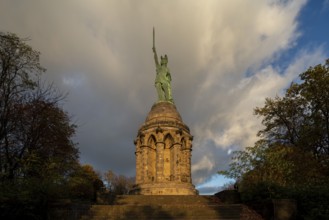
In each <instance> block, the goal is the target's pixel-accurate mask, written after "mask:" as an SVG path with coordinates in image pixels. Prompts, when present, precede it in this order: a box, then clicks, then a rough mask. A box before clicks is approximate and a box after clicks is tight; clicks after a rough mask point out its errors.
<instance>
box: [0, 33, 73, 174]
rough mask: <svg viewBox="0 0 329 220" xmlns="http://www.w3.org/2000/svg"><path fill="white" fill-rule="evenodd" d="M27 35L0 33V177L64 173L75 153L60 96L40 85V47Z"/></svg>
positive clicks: (42, 70) (47, 87)
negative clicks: (34, 46) (34, 45)
mask: <svg viewBox="0 0 329 220" xmlns="http://www.w3.org/2000/svg"><path fill="white" fill-rule="evenodd" d="M26 41H27V39H21V38H19V37H17V36H16V35H15V34H4V33H0V71H1V72H0V74H1V76H0V180H14V179H17V178H21V177H27V176H31V177H32V176H34V177H37V176H39V177H40V176H41V175H44V174H45V173H46V171H45V170H46V169H48V171H47V172H48V173H49V169H51V170H52V171H51V172H50V173H52V174H54V173H55V172H53V171H55V169H57V173H58V174H59V173H61V174H63V172H65V171H66V169H63V168H64V166H65V165H67V164H69V163H71V162H75V161H76V160H77V159H78V150H77V148H76V146H75V144H74V143H73V142H72V141H71V138H72V136H73V135H74V133H75V125H74V124H71V123H70V119H69V117H68V115H67V113H66V112H64V111H63V110H62V109H61V108H60V107H59V105H58V103H59V102H60V101H61V100H62V99H63V96H62V95H61V94H59V93H58V92H56V91H55V90H54V89H53V87H52V85H50V86H45V87H44V86H42V85H41V83H40V79H39V75H40V74H41V73H43V72H44V71H45V69H44V68H43V67H42V66H41V65H40V63H39V56H40V53H39V52H37V51H35V50H33V49H32V48H31V47H30V46H29V45H27V44H26ZM66 168H67V167H66ZM40 171H45V172H40Z"/></svg>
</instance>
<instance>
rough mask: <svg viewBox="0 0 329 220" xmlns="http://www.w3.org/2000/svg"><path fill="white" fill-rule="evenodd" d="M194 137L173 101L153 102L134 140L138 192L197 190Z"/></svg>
mask: <svg viewBox="0 0 329 220" xmlns="http://www.w3.org/2000/svg"><path fill="white" fill-rule="evenodd" d="M192 139H193V137H192V136H191V134H190V130H189V128H188V127H187V126H186V125H185V124H184V123H183V121H182V118H181V116H180V114H179V113H178V111H177V109H176V106H175V105H174V104H172V103H170V102H158V103H156V104H154V105H153V106H152V109H151V111H150V112H149V114H148V116H147V118H146V120H145V123H144V124H143V125H142V126H141V128H140V129H139V130H138V135H137V138H136V140H135V145H136V185H137V188H136V190H135V192H138V193H139V194H142V195H195V194H197V191H196V190H195V187H194V185H193V184H192V178H191V151H192Z"/></svg>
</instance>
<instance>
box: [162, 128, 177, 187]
mask: <svg viewBox="0 0 329 220" xmlns="http://www.w3.org/2000/svg"><path fill="white" fill-rule="evenodd" d="M173 143H174V139H173V138H172V136H171V135H170V134H169V133H168V134H167V135H166V136H165V138H164V144H165V146H164V152H163V159H164V167H163V168H164V170H163V175H164V179H165V180H166V181H170V180H171V179H172V177H171V174H172V172H171V171H172V165H171V164H172V159H171V158H172V157H171V150H172V145H173Z"/></svg>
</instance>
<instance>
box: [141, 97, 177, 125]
mask: <svg viewBox="0 0 329 220" xmlns="http://www.w3.org/2000/svg"><path fill="white" fill-rule="evenodd" d="M162 120H165V121H179V122H181V123H182V117H181V116H180V114H179V112H178V111H177V109H176V106H175V105H174V104H172V103H170V102H158V103H156V104H154V105H153V106H152V108H151V111H150V112H149V114H148V115H147V117H146V120H145V123H151V122H153V121H162Z"/></svg>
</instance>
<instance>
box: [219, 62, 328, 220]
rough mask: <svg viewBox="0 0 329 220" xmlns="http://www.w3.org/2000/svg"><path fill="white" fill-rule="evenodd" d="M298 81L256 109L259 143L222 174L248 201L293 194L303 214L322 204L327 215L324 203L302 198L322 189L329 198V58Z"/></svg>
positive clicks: (247, 150) (234, 161) (236, 159)
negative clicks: (259, 120) (233, 181)
mask: <svg viewBox="0 0 329 220" xmlns="http://www.w3.org/2000/svg"><path fill="white" fill-rule="evenodd" d="M300 79H301V81H300V83H291V85H290V87H289V88H288V89H287V90H286V93H285V95H284V96H283V97H278V96H277V97H275V98H274V99H272V98H267V99H266V100H265V105H264V106H263V107H257V108H255V112H254V113H255V115H257V116H259V117H262V124H263V125H264V129H262V130H260V131H259V133H258V135H259V137H260V140H259V141H258V142H256V143H255V145H254V146H253V147H247V148H246V149H245V150H244V151H238V152H235V153H234V157H233V160H232V163H231V164H230V168H229V169H228V170H226V171H220V173H221V174H224V175H226V176H229V177H233V178H237V179H238V180H239V182H240V189H241V190H242V191H245V192H249V195H252V196H251V197H250V198H255V196H260V195H261V197H263V198H264V197H272V196H273V197H275V196H280V195H281V196H283V197H285V196H287V194H290V195H289V196H293V197H295V198H296V199H297V200H298V199H299V200H300V198H303V199H302V200H303V201H301V200H300V203H301V204H300V206H301V207H304V208H305V210H310V209H311V206H313V205H314V204H318V205H317V206H316V207H315V209H317V210H318V211H319V210H320V211H319V213H322V214H323V213H326V212H327V211H325V210H322V209H321V208H319V207H320V206H321V204H320V203H318V202H316V201H314V199H312V198H310V199H306V200H308V201H310V203H312V204H310V203H308V204H306V203H305V202H304V200H305V198H307V196H311V194H315V193H317V194H319V193H318V192H319V191H320V192H321V194H322V196H323V197H324V198H325V199H324V200H325V201H327V200H328V199H329V193H328V192H329V188H328V187H327V182H328V180H329V60H327V61H326V62H325V64H324V65H321V64H319V65H317V66H315V67H310V68H309V69H308V70H307V71H305V72H304V73H301V74H300ZM314 189H316V190H317V191H316V192H315V190H314ZM305 192H307V193H308V194H309V195H305ZM292 193H295V194H294V195H291V194H292ZM328 205H329V204H328ZM313 208H314V207H313ZM301 212H303V210H301ZM310 212H311V211H309V213H310ZM312 212H313V211H312ZM309 213H308V214H307V215H310V214H309ZM322 214H321V215H322ZM328 214H329V213H328ZM324 215H326V214H324ZM316 216H318V215H316ZM312 218H314V216H312Z"/></svg>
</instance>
